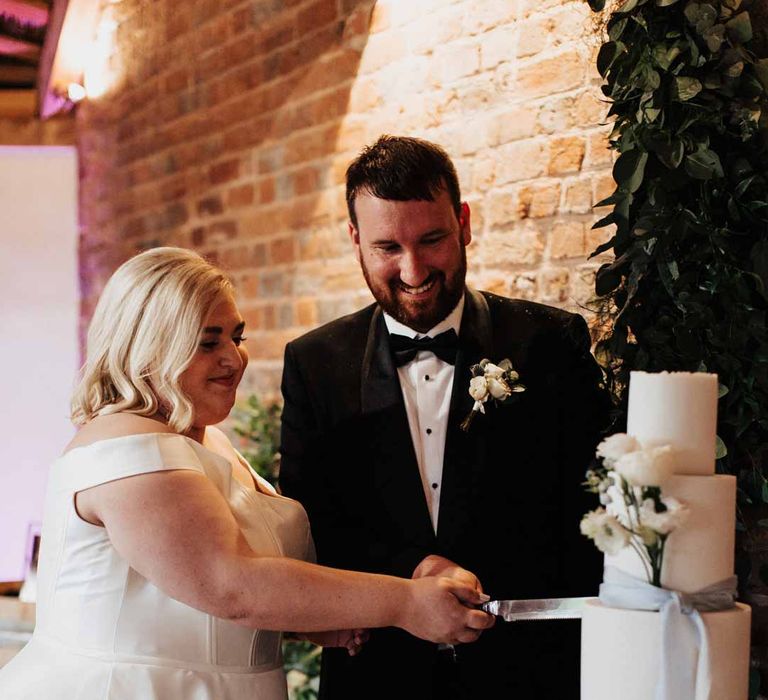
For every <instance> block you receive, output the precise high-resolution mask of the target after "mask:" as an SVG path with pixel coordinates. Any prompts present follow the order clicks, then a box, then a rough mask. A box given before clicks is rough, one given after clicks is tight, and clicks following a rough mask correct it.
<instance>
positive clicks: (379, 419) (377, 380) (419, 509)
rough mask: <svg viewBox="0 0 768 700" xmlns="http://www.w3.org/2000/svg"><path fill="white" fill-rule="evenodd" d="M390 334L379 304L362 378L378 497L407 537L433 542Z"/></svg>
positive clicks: (374, 479)
mask: <svg viewBox="0 0 768 700" xmlns="http://www.w3.org/2000/svg"><path fill="white" fill-rule="evenodd" d="M387 336H388V333H387V328H386V324H385V323H384V315H383V313H382V312H381V309H380V308H378V307H377V308H376V310H375V311H374V313H373V317H372V319H371V323H370V326H369V330H368V340H367V342H366V348H365V355H364V357H363V365H362V376H361V382H360V404H361V409H362V414H363V420H364V423H365V425H366V426H368V431H367V432H368V436H369V454H370V455H371V459H370V464H371V469H372V470H373V485H374V488H375V489H376V494H375V497H376V498H378V500H379V501H380V502H381V503H382V504H383V506H384V508H385V509H386V510H387V512H388V513H389V515H390V517H391V519H392V521H393V523H394V524H395V526H396V527H399V528H400V529H401V530H402V532H403V534H404V536H405V537H406V539H408V540H416V541H418V542H420V543H421V544H423V545H425V546H430V545H432V544H433V542H434V532H433V530H432V522H431V520H430V517H429V509H428V507H427V502H426V498H425V497H424V489H423V487H422V484H421V476H420V474H419V465H418V462H417V461H416V453H415V451H414V449H413V442H412V440H411V431H410V428H409V426H408V414H407V413H406V410H405V402H404V401H403V394H402V390H401V389H400V380H399V377H398V374H397V369H396V368H395V365H394V362H393V361H392V354H391V352H390V349H389V340H388V337H387Z"/></svg>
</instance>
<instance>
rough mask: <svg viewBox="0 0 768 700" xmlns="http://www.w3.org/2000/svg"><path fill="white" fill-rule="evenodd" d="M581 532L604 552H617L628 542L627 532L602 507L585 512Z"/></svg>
mask: <svg viewBox="0 0 768 700" xmlns="http://www.w3.org/2000/svg"><path fill="white" fill-rule="evenodd" d="M580 527H581V533H582V534H583V535H586V536H587V537H589V538H590V539H591V540H594V541H595V546H596V547H597V548H598V549H599V550H600V551H601V552H603V553H605V554H618V552H619V551H620V550H622V549H623V548H624V547H625V546H626V545H627V543H628V542H629V532H628V531H627V530H626V529H625V528H624V527H622V525H621V523H620V522H619V521H618V520H616V518H614V517H613V516H612V515H610V514H608V513H606V512H605V511H604V510H603V509H602V508H598V509H597V510H593V511H592V512H591V513H587V514H586V515H585V516H584V517H583V518H582V519H581V525H580Z"/></svg>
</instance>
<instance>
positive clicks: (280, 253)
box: [269, 238, 296, 265]
mask: <svg viewBox="0 0 768 700" xmlns="http://www.w3.org/2000/svg"><path fill="white" fill-rule="evenodd" d="M269 254H270V259H271V260H272V262H273V263H274V264H275V265H283V264H285V263H292V262H293V261H294V260H295V259H296V247H295V241H294V240H293V238H278V239H277V240H275V241H272V242H271V243H270V245H269Z"/></svg>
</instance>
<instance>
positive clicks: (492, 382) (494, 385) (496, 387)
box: [488, 377, 512, 399]
mask: <svg viewBox="0 0 768 700" xmlns="http://www.w3.org/2000/svg"><path fill="white" fill-rule="evenodd" d="M488 391H490V392H491V396H493V398H494V399H505V398H506V397H507V396H509V395H510V394H511V393H512V392H511V391H510V390H509V385H508V384H507V383H506V382H505V381H504V380H503V379H500V378H499V379H496V378H494V377H489V379H488Z"/></svg>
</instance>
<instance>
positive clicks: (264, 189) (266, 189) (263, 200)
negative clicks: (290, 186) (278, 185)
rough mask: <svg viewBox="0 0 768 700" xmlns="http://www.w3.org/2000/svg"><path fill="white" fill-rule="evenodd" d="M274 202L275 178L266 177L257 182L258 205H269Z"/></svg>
mask: <svg viewBox="0 0 768 700" xmlns="http://www.w3.org/2000/svg"><path fill="white" fill-rule="evenodd" d="M274 201H275V178H273V177H267V178H264V179H263V180H261V181H260V182H259V203H260V204H269V203H270V202H274Z"/></svg>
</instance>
